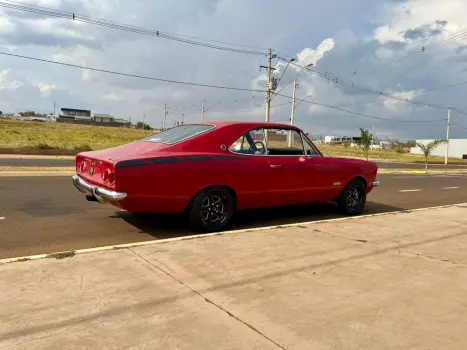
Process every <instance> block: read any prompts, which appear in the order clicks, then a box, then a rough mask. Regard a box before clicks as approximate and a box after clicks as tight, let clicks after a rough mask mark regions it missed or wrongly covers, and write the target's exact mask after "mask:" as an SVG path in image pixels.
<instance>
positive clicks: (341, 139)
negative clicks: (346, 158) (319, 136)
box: [324, 136, 362, 144]
mask: <svg viewBox="0 0 467 350" xmlns="http://www.w3.org/2000/svg"><path fill="white" fill-rule="evenodd" d="M361 139H362V138H361V137H350V136H325V137H324V143H328V144H342V143H349V144H350V143H355V142H359V141H360V140H361Z"/></svg>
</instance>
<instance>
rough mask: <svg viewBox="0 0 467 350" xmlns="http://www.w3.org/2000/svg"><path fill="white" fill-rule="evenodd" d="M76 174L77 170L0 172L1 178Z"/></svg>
mask: <svg viewBox="0 0 467 350" xmlns="http://www.w3.org/2000/svg"><path fill="white" fill-rule="evenodd" d="M75 174H76V170H74V169H73V170H61V171H60V170H59V171H52V170H51V171H40V170H38V171H34V170H26V171H14V170H12V171H10V170H6V171H0V177H20V176H32V177H34V176H41V177H43V176H73V175H75Z"/></svg>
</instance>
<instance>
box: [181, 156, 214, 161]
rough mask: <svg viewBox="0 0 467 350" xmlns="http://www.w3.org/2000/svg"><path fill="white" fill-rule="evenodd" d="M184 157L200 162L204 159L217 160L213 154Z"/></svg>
mask: <svg viewBox="0 0 467 350" xmlns="http://www.w3.org/2000/svg"><path fill="white" fill-rule="evenodd" d="M183 158H185V159H188V160H191V161H194V162H199V161H203V160H215V159H216V158H214V157H213V156H208V155H196V156H184V157H183Z"/></svg>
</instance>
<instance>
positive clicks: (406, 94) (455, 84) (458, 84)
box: [339, 81, 467, 107]
mask: <svg viewBox="0 0 467 350" xmlns="http://www.w3.org/2000/svg"><path fill="white" fill-rule="evenodd" d="M465 84H467V81H463V82H460V83H454V84H449V85H443V86H439V87H435V88H431V89H424V90H420V91H417V94H418V95H423V94H426V93H429V92H433V91H439V90H444V89H448V88H451V87H456V86H460V85H465ZM390 95H391V96H393V97H404V96H410V95H413V93H412V92H409V93H405V94H400V95H397V96H394V95H395V94H390ZM378 101H379V100H371V101H366V102H357V103H352V104H346V105H340V106H339V107H348V106H358V105H363V104H368V103H375V102H378Z"/></svg>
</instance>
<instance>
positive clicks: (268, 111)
mask: <svg viewBox="0 0 467 350" xmlns="http://www.w3.org/2000/svg"><path fill="white" fill-rule="evenodd" d="M271 64H272V50H271V49H269V54H268V94H267V97H266V98H267V101H266V103H267V106H266V122H269V119H270V113H271Z"/></svg>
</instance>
